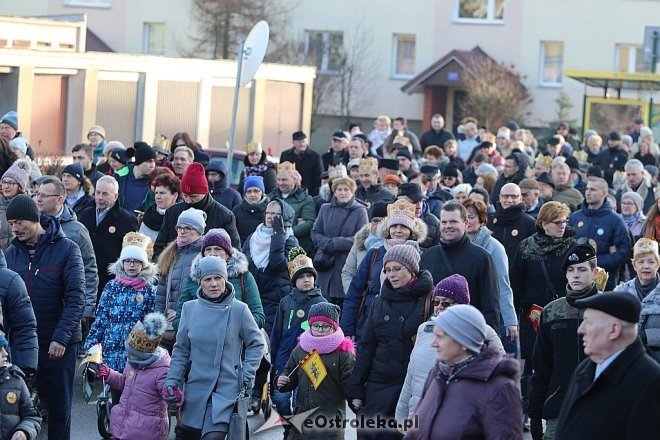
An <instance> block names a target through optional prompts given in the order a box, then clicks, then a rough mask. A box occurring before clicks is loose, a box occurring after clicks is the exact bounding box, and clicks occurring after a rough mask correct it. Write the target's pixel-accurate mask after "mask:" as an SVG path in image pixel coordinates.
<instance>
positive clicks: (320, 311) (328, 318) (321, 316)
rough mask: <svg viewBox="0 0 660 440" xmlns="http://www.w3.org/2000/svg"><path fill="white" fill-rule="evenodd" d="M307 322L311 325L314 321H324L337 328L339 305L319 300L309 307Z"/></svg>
mask: <svg viewBox="0 0 660 440" xmlns="http://www.w3.org/2000/svg"><path fill="white" fill-rule="evenodd" d="M307 316H308V318H307V322H308V323H309V324H310V325H312V324H313V323H315V322H325V323H326V324H330V325H332V327H333V328H334V329H335V330H337V329H338V328H339V307H338V306H336V305H335V304H332V303H329V302H321V303H316V304H314V305H312V307H310V308H309V314H308V315H307Z"/></svg>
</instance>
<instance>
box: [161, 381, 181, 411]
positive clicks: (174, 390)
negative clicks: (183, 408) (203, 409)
mask: <svg viewBox="0 0 660 440" xmlns="http://www.w3.org/2000/svg"><path fill="white" fill-rule="evenodd" d="M161 397H162V398H163V400H164V401H165V402H167V404H168V405H173V406H178V405H181V404H182V403H183V392H182V391H181V390H180V389H179V386H178V385H176V384H175V385H168V386H166V387H163V390H162V391H161Z"/></svg>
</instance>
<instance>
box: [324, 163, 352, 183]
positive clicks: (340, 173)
mask: <svg viewBox="0 0 660 440" xmlns="http://www.w3.org/2000/svg"><path fill="white" fill-rule="evenodd" d="M346 176H348V172H347V171H346V167H345V166H344V164H343V163H340V164H339V165H337V166H335V167H333V166H332V165H330V166H329V167H328V179H330V180H334V179H339V178H342V177H346Z"/></svg>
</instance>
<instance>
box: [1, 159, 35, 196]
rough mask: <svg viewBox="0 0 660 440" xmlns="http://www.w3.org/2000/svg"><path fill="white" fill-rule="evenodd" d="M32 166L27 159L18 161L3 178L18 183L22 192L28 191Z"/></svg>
mask: <svg viewBox="0 0 660 440" xmlns="http://www.w3.org/2000/svg"><path fill="white" fill-rule="evenodd" d="M29 173H30V164H29V163H28V161H27V160H25V159H18V160H17V161H16V162H14V164H13V165H12V166H10V167H9V169H8V170H7V171H5V174H3V175H2V178H3V179H4V178H5V177H8V178H9V179H12V180H13V181H14V182H16V183H18V185H19V186H20V187H21V190H23V191H26V190H27V189H28V188H29V183H30V174H29Z"/></svg>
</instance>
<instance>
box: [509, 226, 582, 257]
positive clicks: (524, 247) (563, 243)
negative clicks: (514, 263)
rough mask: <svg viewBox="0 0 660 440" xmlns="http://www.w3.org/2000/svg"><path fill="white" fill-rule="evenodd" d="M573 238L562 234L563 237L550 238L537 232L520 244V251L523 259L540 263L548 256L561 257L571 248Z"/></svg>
mask: <svg viewBox="0 0 660 440" xmlns="http://www.w3.org/2000/svg"><path fill="white" fill-rule="evenodd" d="M573 243H574V240H573V237H572V236H567V234H564V236H563V237H561V238H557V237H551V236H549V235H546V234H545V233H544V232H541V231H537V232H536V233H534V234H532V235H531V236H530V237H528V238H526V239H525V240H523V241H522V242H521V243H520V250H521V252H522V256H523V258H525V259H528V260H532V261H541V260H542V259H544V258H546V257H547V256H548V255H550V254H553V255H563V254H565V253H566V252H568V251H569V249H570V248H571V247H573Z"/></svg>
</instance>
